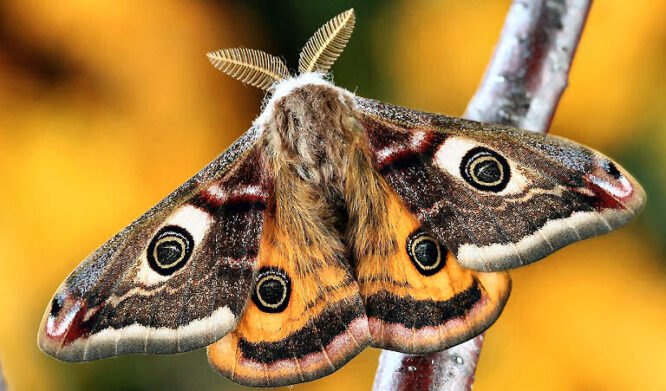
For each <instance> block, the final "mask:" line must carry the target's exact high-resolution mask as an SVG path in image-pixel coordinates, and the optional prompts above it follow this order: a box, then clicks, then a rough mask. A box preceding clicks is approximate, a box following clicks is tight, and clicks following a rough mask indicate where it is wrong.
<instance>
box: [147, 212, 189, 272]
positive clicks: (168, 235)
mask: <svg viewBox="0 0 666 391" xmlns="http://www.w3.org/2000/svg"><path fill="white" fill-rule="evenodd" d="M193 248H194V239H192V235H190V233H189V232H187V230H186V229H184V228H182V227H179V226H177V225H168V226H166V227H164V228H162V229H161V230H159V232H157V234H156V235H155V237H153V240H151V241H150V244H149V245H148V250H147V253H148V254H147V255H148V264H149V265H150V267H151V268H152V269H153V270H154V271H156V272H157V273H159V274H161V275H163V276H168V275H171V274H173V273H174V272H175V271H176V270H178V269H180V268H182V267H183V266H185V264H186V263H187V260H188V259H189V258H190V256H191V255H192V250H193Z"/></svg>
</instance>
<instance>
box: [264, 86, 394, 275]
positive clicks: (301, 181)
mask: <svg viewBox="0 0 666 391" xmlns="http://www.w3.org/2000/svg"><path fill="white" fill-rule="evenodd" d="M285 84H287V87H288V88H289V89H286V88H285V90H286V91H288V92H286V93H285V95H281V94H276V95H275V96H274V98H273V99H271V100H270V101H269V103H268V104H267V107H266V110H267V114H262V115H261V116H260V120H259V121H258V125H259V126H261V127H262V128H263V129H264V135H263V136H262V138H263V140H262V144H263V145H264V151H265V154H266V159H267V161H268V165H269V167H270V170H271V171H272V172H273V175H274V178H275V184H274V186H275V194H280V196H279V197H278V198H277V199H276V200H275V205H270V208H271V209H270V210H269V212H274V214H275V221H276V223H277V226H278V227H279V229H280V230H282V231H283V232H284V234H285V235H286V236H287V237H288V238H289V240H290V242H291V243H285V245H288V246H289V247H293V248H299V249H308V251H309V250H312V251H315V252H317V253H321V254H323V255H324V258H326V259H332V258H336V257H337V258H339V257H345V256H346V257H348V261H351V263H352V264H353V263H354V262H353V259H354V258H355V257H358V256H360V255H362V254H366V253H382V254H388V253H389V252H390V251H391V250H392V249H393V248H394V247H395V241H396V239H395V237H394V236H395V235H394V234H393V232H392V231H391V230H390V229H389V227H390V226H389V225H388V224H387V223H386V211H387V197H388V192H389V190H388V187H387V186H386V184H385V183H384V181H383V180H382V179H381V177H380V176H379V175H378V174H377V172H376V170H375V169H374V168H373V164H372V158H371V151H370V149H369V148H368V140H367V137H366V135H365V133H364V131H363V128H362V126H361V125H360V124H359V123H358V120H357V118H356V115H355V111H354V99H353V98H354V97H353V95H351V94H349V93H348V92H346V91H345V90H343V89H341V88H338V87H335V86H333V85H332V84H330V83H328V82H326V81H324V80H323V78H321V76H319V75H311V74H308V75H306V76H304V77H300V78H296V79H293V80H288V81H286V82H285ZM264 118H266V119H265V120H263V119H264ZM262 120H263V121H262ZM273 208H274V210H273ZM361 233H362V234H361ZM304 255H305V254H298V255H295V258H294V262H298V263H302V262H309V261H307V260H305V259H307V258H308V257H304Z"/></svg>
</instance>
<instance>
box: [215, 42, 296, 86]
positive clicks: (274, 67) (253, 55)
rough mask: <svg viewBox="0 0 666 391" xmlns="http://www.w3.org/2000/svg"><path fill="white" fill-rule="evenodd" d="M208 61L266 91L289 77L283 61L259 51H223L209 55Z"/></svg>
mask: <svg viewBox="0 0 666 391" xmlns="http://www.w3.org/2000/svg"><path fill="white" fill-rule="evenodd" d="M208 60H210V62H211V63H212V64H213V66H215V68H217V69H219V70H221V71H222V72H224V73H226V74H227V75H229V76H231V77H234V78H236V79H238V80H240V81H241V82H243V83H246V84H249V85H251V86H255V87H259V88H261V89H263V90H266V91H268V90H269V89H270V87H271V86H272V85H273V84H275V83H276V82H278V81H281V80H284V79H286V78H287V77H289V70H288V69H287V66H286V65H285V64H284V62H282V60H280V59H279V58H277V57H275V56H272V55H270V54H268V53H264V52H262V51H259V50H253V49H244V48H241V49H222V50H218V51H215V52H210V53H208Z"/></svg>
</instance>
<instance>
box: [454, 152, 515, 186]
mask: <svg viewBox="0 0 666 391" xmlns="http://www.w3.org/2000/svg"><path fill="white" fill-rule="evenodd" d="M460 175H461V176H462V177H463V178H464V179H465V181H467V183H469V184H470V185H472V186H473V187H475V188H477V189H479V190H485V191H492V192H500V191H502V190H504V188H505V187H506V185H507V184H508V183H509V179H511V169H510V167H509V163H508V162H507V161H506V159H505V158H504V157H503V156H501V155H500V154H498V153H497V152H495V151H492V150H490V149H488V148H484V147H476V148H472V149H470V150H469V151H468V152H467V153H466V154H465V156H463V158H462V160H461V162H460Z"/></svg>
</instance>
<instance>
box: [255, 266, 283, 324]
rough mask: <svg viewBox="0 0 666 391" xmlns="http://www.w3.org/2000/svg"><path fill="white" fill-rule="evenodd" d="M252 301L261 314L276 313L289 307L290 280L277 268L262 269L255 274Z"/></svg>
mask: <svg viewBox="0 0 666 391" xmlns="http://www.w3.org/2000/svg"><path fill="white" fill-rule="evenodd" d="M256 281H257V283H256V284H255V287H254V293H253V294H252V301H253V302H254V304H255V305H256V306H257V307H258V308H259V309H260V310H261V311H263V312H269V313H278V312H282V311H284V309H285V308H287V305H289V296H290V294H291V279H290V278H289V276H288V275H287V273H286V272H285V271H284V270H283V269H281V268H279V267H263V268H261V269H260V270H259V273H258V274H257V279H256Z"/></svg>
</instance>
